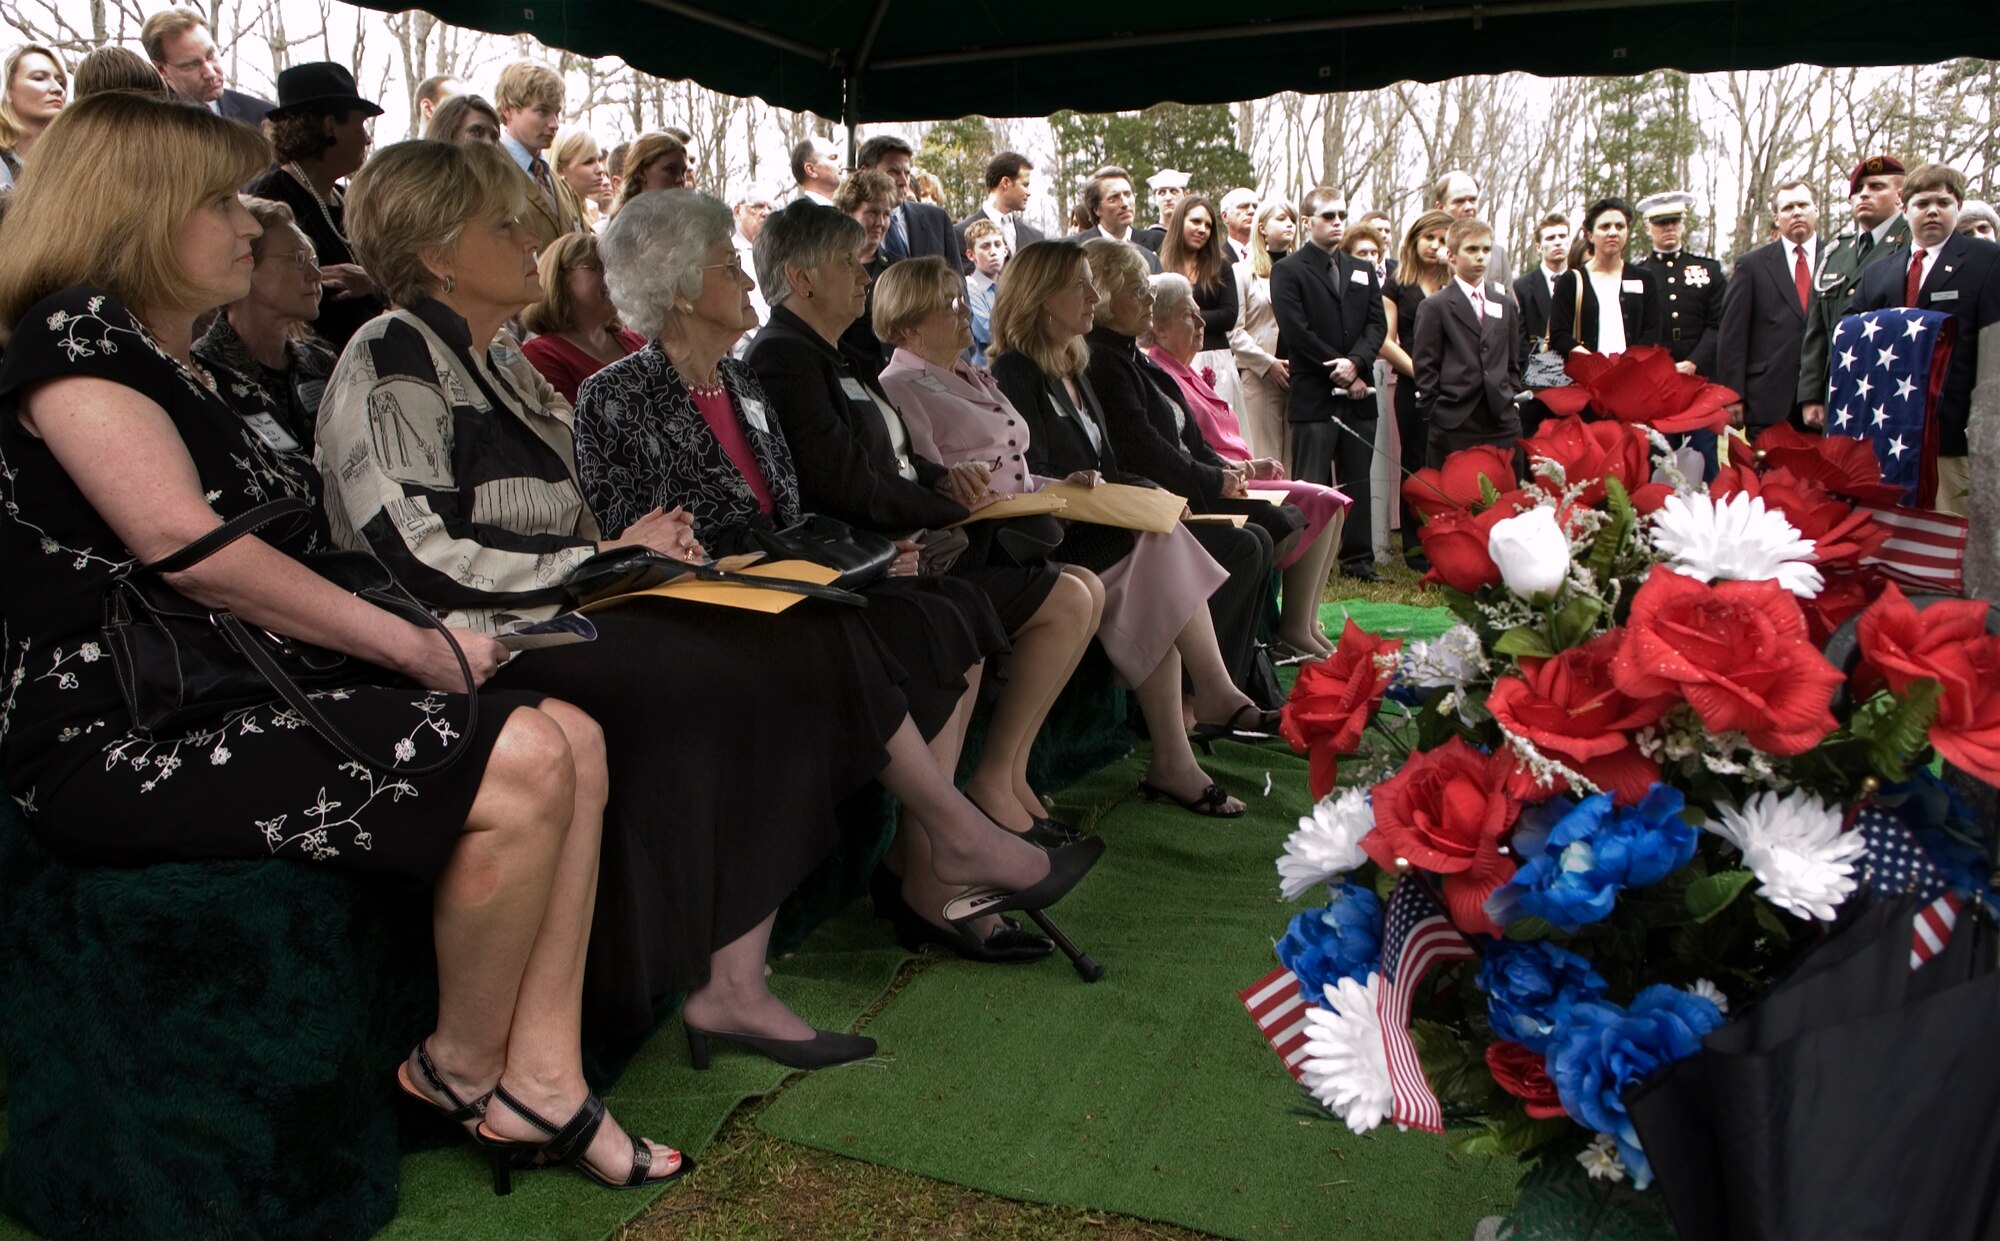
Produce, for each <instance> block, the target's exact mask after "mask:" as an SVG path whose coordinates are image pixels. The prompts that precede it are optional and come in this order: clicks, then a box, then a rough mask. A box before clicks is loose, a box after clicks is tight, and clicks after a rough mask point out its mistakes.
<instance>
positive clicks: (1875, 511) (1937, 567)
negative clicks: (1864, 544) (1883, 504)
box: [1861, 508, 1971, 595]
mask: <svg viewBox="0 0 2000 1241" xmlns="http://www.w3.org/2000/svg"><path fill="white" fill-rule="evenodd" d="M1866 511H1867V513H1868V515H1869V516H1870V517H1872V518H1874V519H1875V521H1876V522H1878V523H1880V524H1881V525H1883V526H1885V527H1887V528H1888V530H1889V541H1888V542H1886V543H1884V544H1883V545H1882V550H1881V551H1880V552H1879V553H1877V554H1876V555H1873V556H1869V557H1867V558H1866V559H1864V560H1863V561H1862V562H1861V563H1862V564H1864V565H1875V566H1876V567H1878V568H1880V569H1881V570H1882V572H1883V573H1884V574H1885V575H1886V576H1888V577H1891V578H1894V579H1895V580H1896V581H1897V582H1899V583H1900V584H1902V585H1904V586H1912V587H1915V588H1916V589H1918V590H1925V591H1931V592H1933V593H1937V594H1946V595H1961V594H1964V593H1965V538H1966V533H1967V531H1968V530H1969V529H1970V528H1971V526H1970V523H1969V522H1967V521H1966V519H1965V518H1963V517H1955V516H1953V515H1952V514H1950V513H1936V512H1932V511H1931V510H1929V509H1921V508H1870V509H1867V510H1866Z"/></svg>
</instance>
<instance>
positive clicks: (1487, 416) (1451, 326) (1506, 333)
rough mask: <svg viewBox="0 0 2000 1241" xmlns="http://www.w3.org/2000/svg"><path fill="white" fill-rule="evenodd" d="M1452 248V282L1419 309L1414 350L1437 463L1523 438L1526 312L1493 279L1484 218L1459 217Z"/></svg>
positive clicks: (1449, 236) (1449, 237)
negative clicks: (1522, 317)
mask: <svg viewBox="0 0 2000 1241" xmlns="http://www.w3.org/2000/svg"><path fill="white" fill-rule="evenodd" d="M1445 247H1446V250H1447V254H1446V257H1445V261H1446V262H1447V263H1448V264H1449V265H1450V267H1451V274H1452V279H1451V283H1449V284H1447V285H1445V286H1444V287H1443V288H1441V289H1439V290H1438V291H1437V292H1436V293H1433V294H1431V295H1430V296H1429V297H1427V298H1425V299H1424V301H1423V304H1422V305H1420V306H1419V307H1417V324H1416V332H1415V334H1414V338H1413V343H1412V345H1411V347H1410V361H1411V364H1412V366H1413V368H1414V370H1415V372H1416V384H1417V409H1418V411H1419V412H1420V413H1421V414H1423V416H1424V421H1425V423H1426V425H1428V426H1429V427H1430V448H1429V457H1430V464H1431V465H1433V466H1437V465H1442V464H1444V459H1445V457H1447V456H1449V455H1450V454H1452V453H1454V452H1457V451H1458V450H1459V449H1461V448H1471V447H1473V446H1475V445H1478V444H1497V445H1499V446H1500V447H1502V448H1506V449H1509V450H1510V451H1511V450H1512V449H1513V448H1514V446H1515V445H1516V444H1518V443H1519V442H1520V439H1521V416H1520V413H1519V411H1518V409H1517V408H1516V406H1515V404H1514V396H1515V394H1516V393H1518V392H1520V391H1521V355H1520V351H1519V348H1518V346H1517V345H1516V341H1517V340H1518V339H1519V335H1518V334H1519V332H1520V325H1519V324H1518V323H1517V322H1516V320H1517V319H1518V318H1519V312H1518V311H1517V310H1516V309H1515V308H1514V303H1513V300H1512V299H1511V298H1509V297H1508V296H1507V292H1506V290H1505V288H1503V287H1502V286H1501V284H1500V283H1499V281H1497V280H1496V281H1488V280H1487V279H1486V270H1487V267H1488V266H1489V264H1490V263H1491V261H1492V258H1493V229H1492V227H1491V226H1489V225H1488V224H1487V223H1486V222H1485V221H1484V220H1480V219H1476V218H1474V219H1461V220H1454V221H1453V222H1452V225H1451V231H1450V232H1448V233H1446V234H1445Z"/></svg>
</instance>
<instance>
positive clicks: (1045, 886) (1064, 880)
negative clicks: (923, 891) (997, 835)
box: [944, 836, 1104, 938]
mask: <svg viewBox="0 0 2000 1241" xmlns="http://www.w3.org/2000/svg"><path fill="white" fill-rule="evenodd" d="M1103 856H1104V837H1102V836H1088V837H1085V838H1084V839H1082V840H1080V841H1078V842H1077V843H1075V844H1073V845H1065V846H1064V847H1063V848H1060V849H1056V850H1054V851H1052V852H1051V853H1050V854H1049V873H1048V874H1046V875H1044V876H1042V878H1041V881H1040V882H1039V883H1033V884H1030V885H1029V886H1027V887H1025V888H1022V889H1020V890H1019V891H1015V892H1010V891H1008V890H1007V889H1006V888H996V887H991V886H986V885H981V886H978V887H971V888H967V889H966V890H965V891H963V892H960V893H959V894H958V895H957V896H954V897H952V898H951V899H950V900H948V901H946V902H945V905H944V920H945V921H946V922H966V921H969V920H971V919H973V918H979V917H984V916H985V915H987V914H998V913H1008V912H1010V911H1012V910H1017V909H1018V910H1020V911H1021V912H1022V913H1033V912H1034V911H1035V910H1038V909H1046V908H1048V907H1049V906H1050V905H1053V904H1055V903H1056V902H1057V901H1059V900H1061V899H1062V898H1063V897H1065V896H1068V895H1069V892H1070V889H1071V888H1074V887H1075V886H1076V885H1077V884H1079V883H1081V882H1082V881H1083V877H1084V876H1085V875H1087V874H1089V873H1090V868H1091V867H1093V866H1095V865H1097V859H1099V858H1101V857H1103ZM1051 938H1053V936H1051Z"/></svg>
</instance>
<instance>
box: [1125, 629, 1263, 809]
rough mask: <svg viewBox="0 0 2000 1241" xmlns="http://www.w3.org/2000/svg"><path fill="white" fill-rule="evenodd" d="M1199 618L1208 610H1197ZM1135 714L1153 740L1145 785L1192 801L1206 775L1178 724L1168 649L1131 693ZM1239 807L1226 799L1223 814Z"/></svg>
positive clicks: (1177, 666)
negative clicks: (1136, 703)
mask: <svg viewBox="0 0 2000 1241" xmlns="http://www.w3.org/2000/svg"><path fill="white" fill-rule="evenodd" d="M1199 611H1200V614H1201V615H1202V616H1207V615H1208V609H1207V608H1202V609H1200V610H1199ZM1135 693H1136V694H1137V696H1138V699H1139V714H1140V715H1142V716H1144V717H1145V720H1146V732H1147V733H1148V734H1149V735H1150V736H1151V737H1152V740H1153V761H1152V762H1151V763H1150V764H1148V765H1147V768H1146V782H1147V783H1148V784H1151V785H1153V786H1154V787H1155V788H1159V789H1164V790H1165V791H1167V792H1169V793H1172V794H1174V795H1175V796H1177V797H1179V798H1181V799H1182V800H1184V801H1193V800H1194V799H1196V798H1197V797H1200V796H1201V791H1202V790H1203V789H1205V788H1207V787H1208V785H1209V778H1208V773H1207V772H1205V771H1203V770H1202V769H1201V764H1200V763H1198V762H1196V761H1195V757H1194V749H1193V747H1191V746H1189V745H1188V739H1187V733H1186V732H1185V731H1183V729H1182V720H1181V660H1180V656H1179V655H1178V654H1177V653H1176V652H1175V651H1174V650H1172V649H1169V650H1168V651H1167V655H1166V658H1164V659H1162V660H1161V661H1160V665H1159V667H1157V668H1155V669H1153V672H1152V675H1150V676H1148V677H1147V678H1146V679H1145V680H1144V681H1142V682H1141V683H1140V684H1139V687H1138V689H1137V690H1136V691H1135ZM1241 806H1242V803H1240V802H1238V801H1237V800H1236V799H1235V798H1233V797H1232V798H1230V799H1229V802H1228V804H1227V805H1225V806H1224V810H1225V811H1228V810H1231V809H1240V808H1241Z"/></svg>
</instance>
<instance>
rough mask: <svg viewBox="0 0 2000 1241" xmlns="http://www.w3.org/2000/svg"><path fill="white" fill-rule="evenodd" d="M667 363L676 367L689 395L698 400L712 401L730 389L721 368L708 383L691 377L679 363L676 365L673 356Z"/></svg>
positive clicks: (675, 371) (675, 369)
mask: <svg viewBox="0 0 2000 1241" xmlns="http://www.w3.org/2000/svg"><path fill="white" fill-rule="evenodd" d="M667 365H669V366H672V367H673V368H674V374H675V375H677V376H679V377H680V381H681V384H682V385H683V386H684V387H686V388H687V390H688V395H689V396H691V397H693V398H695V399H696V400H698V401H712V400H714V399H715V398H716V397H719V396H722V395H723V394H725V393H727V392H728V391H729V386H728V385H727V384H725V383H723V382H722V372H721V370H720V369H717V370H716V371H715V372H714V376H715V377H714V378H713V379H710V380H709V381H708V382H707V383H696V382H694V381H693V380H692V379H689V378H688V377H687V375H686V373H685V372H683V371H682V370H681V368H680V367H679V366H678V365H675V363H674V360H673V359H672V358H668V359H667Z"/></svg>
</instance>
